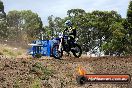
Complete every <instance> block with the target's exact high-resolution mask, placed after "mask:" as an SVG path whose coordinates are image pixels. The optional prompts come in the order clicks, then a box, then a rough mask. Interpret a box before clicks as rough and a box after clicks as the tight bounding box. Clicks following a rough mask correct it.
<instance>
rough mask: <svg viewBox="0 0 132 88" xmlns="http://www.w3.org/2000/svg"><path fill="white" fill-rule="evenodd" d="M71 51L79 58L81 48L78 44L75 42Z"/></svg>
mask: <svg viewBox="0 0 132 88" xmlns="http://www.w3.org/2000/svg"><path fill="white" fill-rule="evenodd" d="M71 51H72V53H73V55H74V56H75V57H77V58H79V57H80V56H81V55H82V49H81V47H80V46H79V45H78V44H75V45H74V47H73V49H72V50H71Z"/></svg>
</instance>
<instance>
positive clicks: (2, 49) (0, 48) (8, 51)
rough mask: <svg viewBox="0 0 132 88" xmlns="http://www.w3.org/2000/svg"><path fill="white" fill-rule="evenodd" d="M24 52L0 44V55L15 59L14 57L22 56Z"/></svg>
mask: <svg viewBox="0 0 132 88" xmlns="http://www.w3.org/2000/svg"><path fill="white" fill-rule="evenodd" d="M24 52H26V51H25V50H24V49H21V48H15V47H10V46H4V45H1V44H0V55H6V56H9V57H16V56H19V55H22V54H23V53H24Z"/></svg>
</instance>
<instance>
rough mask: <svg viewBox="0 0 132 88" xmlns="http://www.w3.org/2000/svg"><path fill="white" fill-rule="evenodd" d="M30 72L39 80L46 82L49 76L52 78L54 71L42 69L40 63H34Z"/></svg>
mask: <svg viewBox="0 0 132 88" xmlns="http://www.w3.org/2000/svg"><path fill="white" fill-rule="evenodd" d="M31 72H33V73H35V74H36V75H37V76H38V77H39V78H40V79H41V80H48V79H49V77H50V76H53V73H54V71H53V70H51V69H49V68H47V67H44V66H43V65H42V63H40V62H36V63H35V64H34V65H33V66H32V68H31Z"/></svg>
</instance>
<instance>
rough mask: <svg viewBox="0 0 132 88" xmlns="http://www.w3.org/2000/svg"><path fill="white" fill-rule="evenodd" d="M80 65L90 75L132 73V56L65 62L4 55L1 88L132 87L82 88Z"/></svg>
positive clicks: (113, 87)
mask: <svg viewBox="0 0 132 88" xmlns="http://www.w3.org/2000/svg"><path fill="white" fill-rule="evenodd" d="M78 66H82V67H83V68H84V69H85V70H86V71H87V73H89V74H107V73H109V74H124V73H126V74H131V75H132V57H100V58H87V57H81V58H79V59H78V58H73V57H64V58H63V60H55V59H53V58H47V57H43V58H41V59H35V58H30V57H29V58H28V57H25V58H24V57H19V58H13V57H12V58H9V57H8V58H6V57H4V56H0V88H131V86H132V82H130V83H129V84H85V85H82V86H80V85H78V84H77V83H76V76H77V74H78Z"/></svg>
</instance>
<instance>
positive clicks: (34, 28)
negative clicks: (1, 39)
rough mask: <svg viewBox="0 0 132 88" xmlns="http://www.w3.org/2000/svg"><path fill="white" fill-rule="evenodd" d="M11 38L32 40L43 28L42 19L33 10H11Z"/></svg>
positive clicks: (9, 14)
mask: <svg viewBox="0 0 132 88" xmlns="http://www.w3.org/2000/svg"><path fill="white" fill-rule="evenodd" d="M7 22H8V27H9V31H10V38H11V39H14V40H17V41H22V40H25V41H32V40H34V39H36V38H37V37H38V35H39V33H40V31H41V30H42V27H43V25H42V21H41V18H40V17H39V16H38V14H37V13H33V12H32V11H31V10H23V11H16V10H14V11H10V12H9V13H8V15H7Z"/></svg>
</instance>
